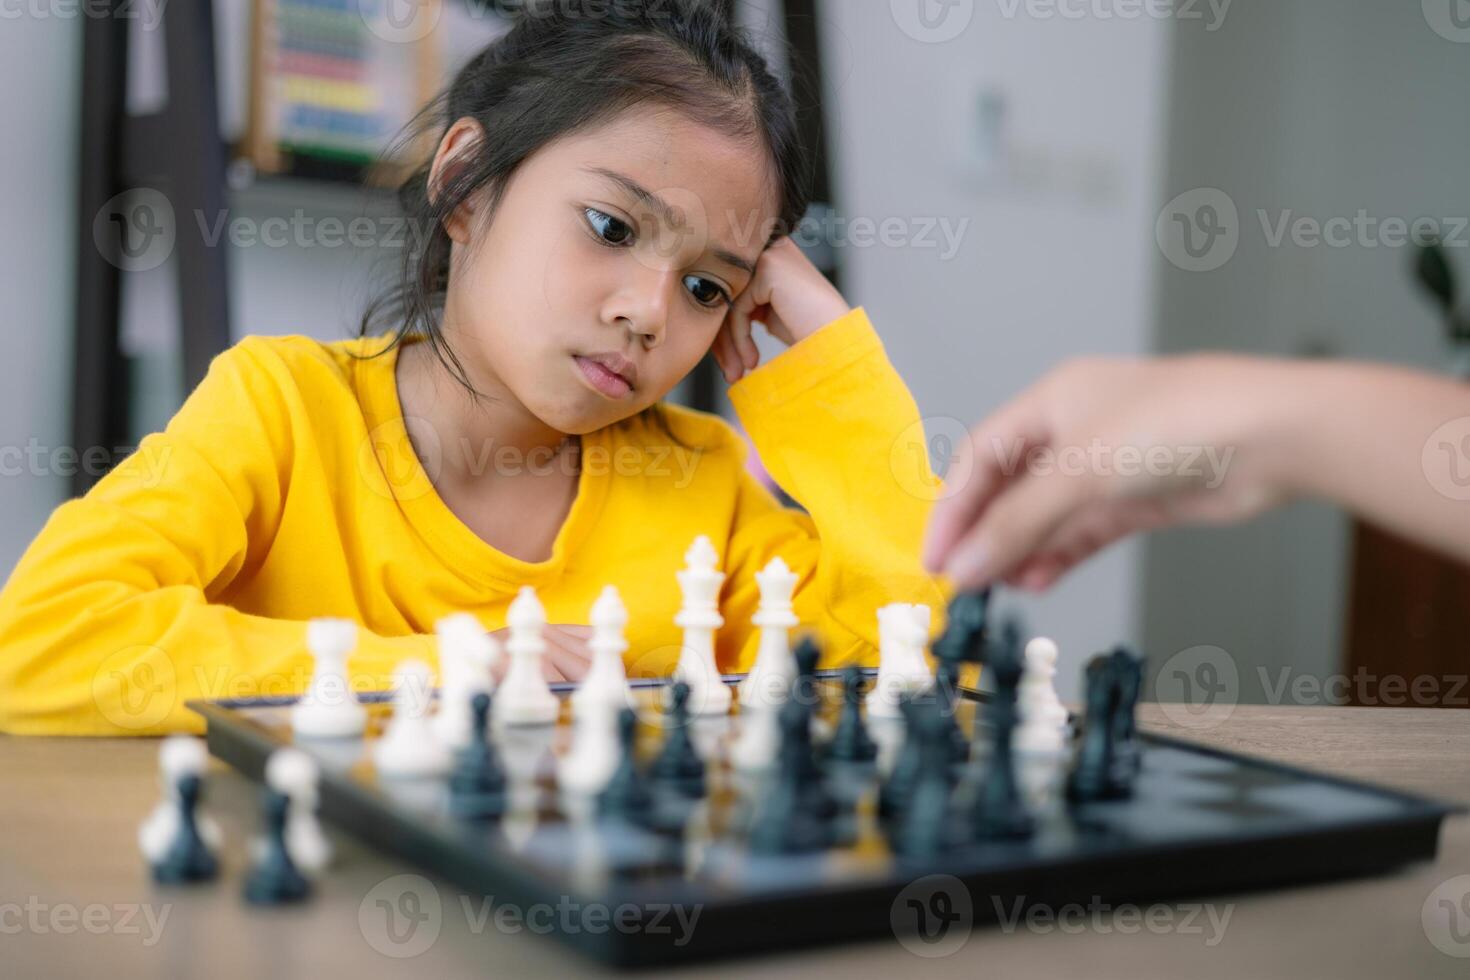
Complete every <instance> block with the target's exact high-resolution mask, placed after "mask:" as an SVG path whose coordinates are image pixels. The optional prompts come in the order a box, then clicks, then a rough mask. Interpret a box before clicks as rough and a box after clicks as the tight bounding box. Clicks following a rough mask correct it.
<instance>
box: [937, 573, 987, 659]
mask: <svg viewBox="0 0 1470 980" xmlns="http://www.w3.org/2000/svg"><path fill="white" fill-rule="evenodd" d="M989 621H990V590H989V589H982V590H981V591H979V592H965V593H961V594H960V595H959V596H956V597H955V600H954V601H953V602H951V603H950V604H949V610H948V611H947V612H946V613H945V625H944V632H943V633H941V634H940V636H939V639H937V640H935V641H934V656H935V658H936V659H937V660H939V662H940V663H945V662H953V663H979V662H980V661H982V660H983V659H984V658H985V641H986V639H987V636H986V627H987V626H988V624H989Z"/></svg>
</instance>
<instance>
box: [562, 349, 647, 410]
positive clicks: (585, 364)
mask: <svg viewBox="0 0 1470 980" xmlns="http://www.w3.org/2000/svg"><path fill="white" fill-rule="evenodd" d="M572 360H574V361H575V362H576V363H577V368H578V370H579V371H580V373H581V375H582V377H583V379H584V380H585V381H586V382H587V384H589V385H590V386H591V387H592V388H593V390H594V391H596V392H598V393H599V394H601V395H604V396H606V397H608V398H612V399H615V400H618V399H623V398H626V397H628V395H629V394H631V393H632V391H633V386H632V385H631V384H629V383H628V379H627V378H625V377H623V376H622V375H621V374H618V373H617V372H616V371H613V370H611V369H610V368H608V367H607V366H605V365H603V364H600V363H598V362H597V361H594V360H592V358H590V357H582V356H580V355H574V356H573V357H572Z"/></svg>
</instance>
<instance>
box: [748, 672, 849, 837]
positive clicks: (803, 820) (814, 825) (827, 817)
mask: <svg viewBox="0 0 1470 980" xmlns="http://www.w3.org/2000/svg"><path fill="white" fill-rule="evenodd" d="M780 725H781V750H780V769H779V771H778V773H777V776H776V782H775V785H774V786H773V787H772V788H771V792H770V794H769V795H768V796H767V797H766V800H765V804H764V805H763V806H762V807H761V809H760V811H759V812H758V813H757V815H756V821H755V824H754V825H753V826H752V828H751V832H750V840H749V846H750V849H751V850H752V851H753V852H754V853H756V854H769V855H777V854H804V853H809V852H811V851H819V850H821V849H822V848H824V847H826V846H827V845H828V843H829V842H830V840H831V834H830V827H831V823H830V821H831V818H832V816H833V813H828V812H824V808H823V806H822V803H821V799H820V795H819V794H817V793H814V792H813V789H812V787H813V783H812V780H811V776H810V771H811V768H812V762H811V717H810V715H809V714H808V713H807V712H806V711H803V710H800V705H798V704H797V703H796V702H794V701H792V702H788V703H787V704H786V706H785V707H783V708H782V709H781V714H780ZM816 785H817V786H818V787H819V788H820V774H818V780H817V783H816ZM825 792H826V791H825V788H820V794H825ZM827 799H829V800H830V799H831V797H830V796H828V797H827ZM833 810H834V811H835V805H834V807H833Z"/></svg>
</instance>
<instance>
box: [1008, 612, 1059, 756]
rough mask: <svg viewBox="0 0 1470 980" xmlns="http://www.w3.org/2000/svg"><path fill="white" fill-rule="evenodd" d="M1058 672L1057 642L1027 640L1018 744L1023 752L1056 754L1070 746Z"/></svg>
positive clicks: (1018, 695)
mask: <svg viewBox="0 0 1470 980" xmlns="http://www.w3.org/2000/svg"><path fill="white" fill-rule="evenodd" d="M1056 675H1057V645H1056V643H1054V642H1052V641H1051V640H1048V639H1047V638H1046V637H1043V636H1038V637H1037V638H1036V639H1034V640H1032V641H1031V642H1030V643H1027V644H1026V672H1025V674H1023V675H1022V677H1021V684H1020V690H1019V691H1018V692H1017V704H1018V707H1019V708H1020V714H1021V724H1020V727H1019V728H1018V729H1017V730H1016V736H1015V738H1016V743H1015V744H1016V750H1017V751H1019V752H1029V753H1041V754H1052V753H1058V752H1062V751H1065V749H1066V747H1067V708H1066V706H1065V705H1064V704H1062V700H1061V698H1059V697H1057V691H1056V687H1055V686H1054V682H1055V679H1056Z"/></svg>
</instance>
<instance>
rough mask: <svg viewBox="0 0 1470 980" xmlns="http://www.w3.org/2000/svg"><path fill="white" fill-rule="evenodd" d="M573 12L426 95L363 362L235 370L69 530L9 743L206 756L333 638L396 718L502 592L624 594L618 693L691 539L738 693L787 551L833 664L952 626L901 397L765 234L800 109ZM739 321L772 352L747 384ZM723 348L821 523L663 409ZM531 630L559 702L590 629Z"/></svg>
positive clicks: (712, 33)
mask: <svg viewBox="0 0 1470 980" xmlns="http://www.w3.org/2000/svg"><path fill="white" fill-rule="evenodd" d="M581 8H582V5H581V4H579V3H568V2H562V3H558V4H555V5H550V6H549V8H548V12H546V13H544V14H542V13H538V14H534V15H526V16H525V17H524V18H523V19H522V20H521V21H520V22H519V23H518V24H517V26H515V27H514V29H512V30H511V31H510V32H509V33H508V34H507V35H506V36H504V37H503V38H502V39H501V40H499V41H497V42H496V43H494V44H492V45H491V46H490V47H489V48H487V49H486V50H485V51H483V52H482V53H481V54H480V55H479V56H478V57H476V58H475V59H474V60H473V61H472V62H470V63H469V64H468V65H467V66H466V67H465V68H464V70H463V71H461V72H460V73H459V75H458V77H457V78H456V79H455V80H454V82H453V84H452V85H451V87H450V88H449V90H448V91H447V93H445V95H444V96H443V97H442V98H441V103H442V105H441V108H442V110H443V111H442V115H440V116H438V117H437V118H438V122H437V127H438V132H439V134H440V138H439V140H438V144H437V149H436V151H435V152H434V154H433V158H432V160H431V161H430V162H429V163H428V164H427V165H426V166H424V167H423V168H422V169H421V170H420V171H419V172H417V173H416V174H415V175H414V176H413V177H411V178H410V179H409V180H408V181H407V183H406V184H405V185H404V186H403V187H402V188H401V189H400V199H401V201H402V202H403V203H404V205H405V207H406V209H407V211H408V216H409V218H410V220H412V221H414V222H415V223H416V224H417V225H418V227H419V228H421V229H429V230H430V231H431V233H430V234H428V235H427V236H420V237H422V238H423V240H422V241H421V242H416V244H415V246H414V248H413V249H412V250H411V251H410V252H409V253H408V254H407V259H406V265H405V270H404V277H403V280H402V282H401V284H400V285H399V286H398V288H396V289H395V290H394V291H393V292H392V293H391V294H390V295H389V296H388V297H387V298H386V299H385V300H384V301H382V302H380V303H378V304H375V306H374V307H373V308H372V309H370V310H369V314H368V316H367V317H365V318H364V323H363V329H362V331H361V333H362V336H361V337H359V338H358V339H356V340H352V341H346V342H339V343H333V344H322V343H319V342H316V341H313V340H310V339H308V338H305V337H283V338H263V337H251V338H248V339H246V340H244V341H242V342H241V343H239V344H238V345H237V346H235V347H234V348H233V349H231V350H229V351H227V352H225V353H224V354H221V355H220V356H219V357H217V358H216V359H215V361H214V363H213V364H212V365H211V367H210V371H209V373H208V376H207V377H206V378H205V379H204V381H203V382H202V383H201V384H200V385H199V387H198V388H197V389H196V390H195V391H194V392H193V393H192V394H191V395H190V397H189V398H188V400H187V401H186V403H185V404H184V406H183V408H182V409H181V410H180V411H179V413H178V415H177V416H175V417H174V419H173V420H172V421H171V422H170V423H169V425H168V426H167V428H166V429H165V431H163V432H162V433H157V434H154V435H151V436H149V437H148V438H146V439H145V440H143V442H142V444H141V446H140V447H139V449H138V451H137V452H136V453H135V454H134V455H133V456H132V457H130V458H129V459H128V460H127V461H125V462H124V464H122V465H121V466H119V467H118V469H117V470H115V471H114V472H112V473H111V474H109V475H108V476H107V477H106V478H105V479H103V480H102V481H101V482H100V483H98V484H97V486H96V487H95V488H94V489H93V490H92V491H91V492H90V493H88V494H87V495H86V496H85V497H83V498H81V499H77V500H73V501H69V502H67V503H65V504H63V505H62V506H61V507H59V508H58V509H57V510H56V512H55V514H54V515H53V516H52V518H51V519H50V521H49V522H48V523H47V525H46V527H45V528H44V529H43V530H42V532H41V534H40V535H39V537H38V538H37V539H36V540H35V541H34V542H33V543H32V545H31V546H30V548H29V550H28V551H27V552H26V554H25V555H24V557H23V558H22V560H21V561H20V563H19V564H18V566H17V567H16V570H15V572H14V574H13V576H12V578H11V580H10V582H9V583H8V585H7V586H6V588H5V590H4V592H3V593H0V726H3V728H4V729H5V730H8V731H11V732H36V733H75V734H83V733H128V732H131V733H142V732H150V733H151V732H164V731H173V730H187V729H197V728H198V727H199V722H198V721H197V719H196V718H195V717H194V716H193V715H192V714H191V713H190V712H189V711H188V710H187V709H186V708H185V702H186V701H187V700H189V699H191V698H200V697H203V698H218V697H235V696H249V695H256V694H286V693H292V692H299V691H300V690H301V689H303V688H304V686H305V684H306V682H307V679H308V678H309V676H310V672H311V659H310V656H309V654H308V652H307V650H306V648H305V642H304V637H305V623H306V621H308V620H310V619H312V618H314V617H320V616H336V617H344V618H349V619H352V620H355V621H357V622H358V623H359V624H360V626H361V629H360V633H359V646H358V649H357V651H356V654H355V658H354V660H353V661H352V665H351V667H352V672H353V675H354V678H353V679H354V685H355V686H359V687H379V688H381V687H385V686H387V684H388V682H389V678H390V676H391V671H392V669H393V667H394V666H395V664H396V663H398V662H399V661H401V660H402V659H404V658H406V657H410V656H413V657H422V658H425V659H429V660H430V661H431V662H432V659H433V643H432V630H433V628H434V624H435V622H436V621H437V620H438V619H439V618H440V617H443V616H445V615H447V614H448V613H451V612H454V611H460V610H468V611H471V612H472V613H474V614H475V615H476V616H477V617H478V618H479V619H480V620H481V622H482V623H483V624H484V625H485V627H486V628H487V629H491V630H498V629H501V628H503V627H504V624H505V620H506V613H507V609H508V607H509V604H510V600H511V599H513V598H514V596H515V594H516V592H517V590H518V589H519V588H520V587H521V586H525V585H531V586H534V587H535V588H536V589H537V590H538V592H539V594H540V596H541V598H542V601H543V602H544V603H545V605H546V608H547V612H548V616H549V619H550V621H551V622H553V623H566V624H575V623H578V622H583V621H585V618H586V616H587V613H588V610H589V608H590V606H591V604H592V602H593V600H594V599H595V598H596V597H597V595H598V593H599V592H600V591H601V589H602V588H603V586H604V585H606V584H609V583H612V584H615V585H617V586H619V587H620V589H621V590H622V592H623V596H624V600H625V602H626V603H627V606H628V608H629V612H630V626H629V632H628V640H629V642H630V649H629V651H628V654H627V665H628V669H629V672H630V673H632V674H634V675H645V676H647V675H664V674H667V673H669V672H670V671H671V670H672V668H673V666H674V664H675V662H676V661H677V659H678V655H679V650H680V632H679V630H678V628H677V627H676V626H675V625H674V622H673V620H674V616H675V614H676V612H677V611H678V609H679V606H680V594H679V590H678V587H677V583H676V578H675V573H676V572H677V571H678V570H679V569H680V568H681V567H682V566H683V564H684V554H685V552H686V550H687V549H688V547H689V545H690V543H691V542H692V541H693V540H694V539H695V538H696V536H698V535H701V534H703V535H708V536H709V537H710V538H711V539H712V540H713V541H714V542H715V543H716V546H717V548H718V550H719V551H720V553H721V556H722V560H723V568H724V570H725V572H726V573H727V575H728V578H727V580H726V584H725V587H724V590H723V592H722V594H721V612H722V615H723V616H724V619H725V623H726V626H725V628H724V630H723V631H722V632H721V634H720V638H719V644H718V659H719V663H720V666H721V668H722V669H724V670H727V671H740V670H744V669H746V668H748V666H749V665H750V663H751V662H752V660H753V657H754V651H755V642H754V641H755V636H754V633H755V630H754V628H753V627H752V625H751V622H750V620H751V616H752V615H753V613H754V612H755V609H756V606H757V603H758V598H759V596H758V592H757V590H756V584H755V579H754V575H755V573H756V572H757V571H759V570H760V569H762V568H763V567H764V566H765V565H766V564H767V563H768V562H769V561H771V559H773V558H774V557H777V556H779V557H781V558H783V559H784V560H785V561H786V562H787V563H788V564H789V565H790V567H791V568H792V569H793V570H794V571H795V572H796V573H797V575H798V577H799V579H798V586H797V593H796V611H797V613H798V615H799V616H800V617H801V618H802V620H803V622H805V623H807V624H810V625H811V626H813V627H814V628H816V629H817V630H818V631H819V633H820V634H821V636H822V638H823V639H824V640H825V651H826V652H825V656H826V659H827V661H828V662H829V663H831V664H840V663H845V662H849V661H853V660H859V659H864V660H870V659H871V658H872V657H873V655H874V652H873V647H874V643H875V639H876V636H875V634H876V623H877V620H876V616H875V612H874V611H875V609H876V608H877V607H879V606H881V605H884V604H887V603H889V602H896V601H906V602H925V603H930V604H937V603H939V602H941V601H942V596H941V595H940V593H939V591H938V589H937V588H936V586H935V584H934V581H933V580H932V579H930V578H929V577H928V576H927V575H926V574H925V573H924V572H923V571H922V569H921V568H920V565H919V549H920V544H921V539H922V535H923V529H924V523H925V520H926V517H927V514H928V503H927V502H926V498H928V497H930V496H932V494H931V493H930V492H929V489H930V488H931V487H932V484H931V483H930V480H929V477H928V474H927V471H923V472H920V473H919V474H918V478H917V479H914V478H913V477H914V474H913V473H912V472H906V471H904V470H901V469H899V468H898V467H899V465H900V463H901V464H902V465H904V466H908V467H912V466H914V465H916V463H915V461H916V460H921V459H922V458H923V456H924V453H923V449H924V444H923V433H922V425H921V424H920V423H919V418H918V412H917V410H916V408H915V405H914V403H913V400H912V398H911V397H910V395H909V393H908V391H907V390H906V389H905V387H904V385H903V383H902V381H901V380H900V379H899V377H898V376H897V374H896V373H895V372H894V370H893V368H892V367H891V366H890V364H889V362H888V360H887V358H886V357H885V355H884V352H883V348H882V345H881V344H880V342H879V339H878V336H877V334H876V333H875V332H874V330H873V328H872V326H871V325H870V323H869V322H868V320H867V318H866V316H865V315H864V313H863V311H862V310H852V309H850V308H849V307H848V305H847V303H846V302H845V301H844V300H843V298H842V296H841V295H839V294H838V292H837V291H836V290H835V289H834V288H833V287H832V286H831V285H830V284H829V283H828V282H827V281H826V280H825V279H824V278H823V277H822V276H821V274H820V273H819V272H818V271H817V270H816V269H815V268H813V267H812V266H811V265H810V264H809V263H808V262H807V261H806V259H805V258H804V257H803V256H802V254H801V252H800V251H799V250H798V249H797V247H796V246H795V245H794V244H793V243H792V242H791V241H790V239H789V238H786V237H783V235H782V232H783V230H785V229H790V228H792V227H793V226H794V225H795V223H796V222H797V221H798V220H799V218H800V217H801V215H802V214H803V211H804V209H805V207H806V204H807V200H806V191H805V177H806V165H805V161H804V160H803V159H802V157H801V153H800V151H799V149H798V146H797V138H796V132H795V126H794V123H793V118H792V107H791V104H790V102H789V100H788V98H787V96H786V95H785V94H784V93H783V91H782V89H781V87H780V85H779V84H778V83H777V82H776V80H775V79H774V78H773V76H772V74H771V73H770V71H769V70H768V69H767V67H766V65H765V64H764V62H763V61H762V60H761V58H760V57H759V56H758V55H757V54H756V53H755V52H754V51H753V50H752V49H751V48H750V47H749V46H748V45H747V44H746V42H745V41H743V40H742V39H741V38H740V37H738V36H737V35H736V34H735V33H733V32H732V31H731V30H730V29H729V28H727V27H726V26H724V24H723V22H722V21H721V20H720V19H719V18H718V16H717V15H716V14H714V13H711V12H709V11H708V9H707V8H706V7H705V6H704V5H702V4H697V3H693V2H685V0H679V2H670V0H662V2H659V3H657V4H653V3H650V4H647V5H645V4H642V3H636V2H622V3H618V4H611V5H609V4H605V3H597V4H588V5H587V7H586V9H581ZM385 322H386V323H387V324H388V325H389V329H387V330H386V332H385V333H383V334H376V333H375V332H374V331H375V330H376V329H377V328H378V327H380V326H383V325H384V324H385ZM753 322H760V323H763V324H765V325H766V327H767V328H768V329H769V330H770V332H771V333H772V334H774V335H775V336H776V337H778V338H780V339H781V340H782V341H784V342H785V343H786V344H788V345H790V349H789V350H788V351H786V352H784V353H783V354H782V355H781V356H779V357H777V358H775V359H773V360H772V361H771V362H770V363H768V364H765V365H759V355H758V354H757V351H756V348H755V346H754V344H753V343H752V340H751V327H752V323H753ZM711 349H713V351H714V353H715V355H716V357H717V359H718V361H719V364H720V365H721V367H722V369H723V371H724V373H725V375H726V378H727V380H729V381H730V382H731V383H732V385H733V387H732V388H731V389H730V398H731V400H732V402H733V403H734V406H735V408H736V410H737V412H738V413H739V415H740V419H741V421H742V422H743V423H744V425H745V427H746V429H747V430H748V432H749V433H750V435H751V438H752V439H753V441H754V442H755V444H756V446H757V448H758V449H759V451H760V452H761V455H762V457H763V459H764V461H765V463H766V465H767V466H768V468H769V469H770V471H771V473H772V475H773V476H774V477H775V478H776V479H777V480H778V481H779V482H780V483H781V485H782V486H783V487H784V488H785V489H786V490H788V491H789V492H790V493H791V495H792V496H793V497H794V498H795V499H797V500H798V501H800V502H801V503H802V504H803V505H804V506H805V507H806V508H807V511H808V513H800V512H797V511H793V510H789V509H785V508H783V507H781V506H780V505H779V504H778V503H777V501H776V500H775V498H774V497H773V496H772V495H771V494H770V493H769V492H767V491H766V490H765V489H764V488H763V487H761V486H760V485H759V484H758V483H757V482H756V481H755V480H754V479H752V478H751V477H750V476H748V475H747V474H746V473H745V471H744V456H745V451H744V443H743V441H742V440H741V439H740V438H739V437H738V436H737V435H736V433H735V432H734V431H733V430H732V429H731V428H730V427H729V426H728V425H726V424H725V423H724V422H723V421H721V420H720V419H718V418H716V417H713V416H709V415H704V414H700V413H696V412H691V411H686V410H682V409H678V408H674V407H671V406H666V405H664V404H662V403H661V399H663V398H664V397H665V396H666V395H667V394H669V392H670V391H671V390H672V389H673V388H674V387H675V386H676V385H678V384H679V382H680V381H681V380H682V379H683V378H684V377H685V376H686V375H687V374H688V373H689V372H690V371H691V370H692V369H693V368H694V367H695V365H696V364H697V363H698V362H699V361H700V359H701V358H703V357H704V356H705V354H706V353H707V352H709V351H710V350H711ZM917 465H920V467H921V470H922V468H923V464H922V463H920V464H917ZM549 632H550V634H551V636H550V639H551V640H552V651H551V654H550V655H549V657H548V665H549V667H548V669H549V672H550V673H551V674H552V676H553V677H554V678H566V679H573V680H575V679H577V678H578V677H580V676H581V674H582V672H583V671H584V670H585V667H586V657H587V655H586V653H585V652H584V651H583V649H582V643H581V642H580V641H581V639H582V637H583V635H584V633H585V631H583V630H579V629H577V628H575V627H572V626H566V627H560V628H552V629H551V630H550V631H549Z"/></svg>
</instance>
